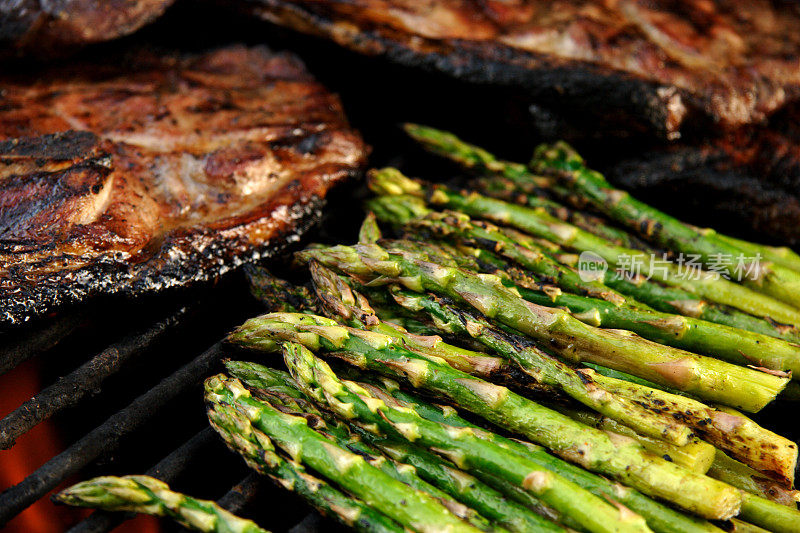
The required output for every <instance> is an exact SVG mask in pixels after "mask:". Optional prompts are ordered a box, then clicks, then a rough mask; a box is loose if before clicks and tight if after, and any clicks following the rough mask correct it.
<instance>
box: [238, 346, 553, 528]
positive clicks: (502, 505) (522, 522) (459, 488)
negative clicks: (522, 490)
mask: <svg viewBox="0 0 800 533" xmlns="http://www.w3.org/2000/svg"><path fill="white" fill-rule="evenodd" d="M226 368H227V369H228V371H229V372H231V374H232V375H233V376H234V377H237V378H239V379H241V380H242V382H243V383H244V384H245V386H246V387H248V388H249V389H251V390H256V391H260V392H261V391H263V392H264V393H266V399H267V400H268V401H272V400H274V399H275V398H276V397H280V398H281V399H282V401H283V402H284V405H286V403H293V405H292V407H293V408H294V410H295V411H296V412H297V413H301V412H305V413H311V414H314V415H316V416H319V417H325V418H327V417H326V416H325V413H323V412H320V411H319V410H317V409H316V407H315V406H313V405H309V404H310V402H311V400H310V399H309V398H308V397H306V396H305V395H304V394H303V393H302V392H301V391H300V390H299V389H298V388H296V387H297V384H296V383H295V381H294V380H293V379H292V377H291V376H290V375H289V374H287V373H286V372H283V371H279V370H274V369H270V368H267V367H264V366H262V365H259V364H256V363H250V362H245V361H229V362H227V363H226ZM287 390H292V393H291V394H290V395H288V399H287V395H286V391H287ZM295 396H299V397H300V398H301V399H296V398H295ZM293 399H294V401H293ZM292 401H293V402H292ZM361 437H362V438H364V440H365V441H366V442H367V443H368V444H369V445H371V446H374V447H375V448H378V449H380V450H381V451H382V452H384V453H385V454H386V455H387V456H389V457H391V458H393V459H395V460H396V461H399V462H400V463H403V464H404V465H405V466H408V465H411V466H413V467H414V468H415V469H416V472H418V473H419V475H420V476H421V477H423V478H424V479H426V480H427V481H428V482H430V483H431V484H433V485H435V486H436V487H438V488H439V489H441V490H443V491H445V492H447V493H448V494H450V496H452V497H453V498H455V499H457V500H458V501H460V502H461V503H462V504H464V505H466V506H468V507H469V508H471V509H474V510H475V511H477V512H478V513H480V514H481V515H483V516H485V517H487V518H489V519H491V520H492V521H494V522H496V523H498V524H500V525H502V526H505V527H507V528H508V529H509V530H511V531H518V532H520V533H523V532H527V531H551V532H557V531H564V529H563V528H562V527H561V526H557V525H556V524H554V523H552V522H549V521H548V520H546V519H544V518H542V517H541V516H539V515H537V514H535V513H534V512H532V511H531V510H530V509H528V508H526V507H523V506H521V505H518V504H516V503H514V502H510V501H508V500H506V499H505V498H504V497H503V495H502V494H500V493H499V492H497V491H495V490H494V489H492V488H491V487H489V486H487V485H485V484H484V483H482V482H481V481H479V480H478V479H476V478H474V477H472V476H471V475H469V474H467V473H466V472H463V471H461V470H458V469H457V468H456V467H455V466H454V465H453V464H452V463H449V462H448V461H446V460H444V459H442V458H440V457H438V456H437V455H434V454H432V453H430V452H428V451H426V450H423V449H421V448H419V447H417V446H414V445H412V444H409V443H403V442H397V441H390V440H386V439H381V438H378V437H375V436H372V435H371V434H369V433H362V434H361Z"/></svg>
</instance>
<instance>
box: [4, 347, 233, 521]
mask: <svg viewBox="0 0 800 533" xmlns="http://www.w3.org/2000/svg"><path fill="white" fill-rule="evenodd" d="M222 354H223V350H222V343H221V342H218V343H216V344H214V345H213V346H211V347H210V348H209V349H208V350H206V351H205V352H203V353H202V354H201V355H199V356H198V357H197V358H196V359H194V360H193V361H191V362H190V363H188V364H186V365H185V366H183V367H181V368H180V369H178V370H177V371H175V372H174V373H173V374H171V375H170V376H168V377H167V378H165V379H164V380H163V381H161V383H159V384H158V385H156V386H155V387H153V388H152V389H150V390H149V391H148V392H146V393H145V394H142V395H141V396H139V397H138V398H136V400H134V401H133V402H132V403H131V404H130V405H129V406H128V407H125V408H124V409H122V410H120V411H118V412H117V413H116V414H114V415H113V416H111V417H110V418H108V420H106V421H105V422H104V423H103V424H101V425H100V426H98V427H97V428H95V429H94V430H92V431H90V432H89V433H87V434H86V435H85V436H84V437H82V438H81V439H80V440H78V441H77V442H75V443H74V444H72V446H70V447H69V448H68V449H67V450H65V451H64V452H62V453H60V454H59V455H57V456H55V457H53V458H52V459H50V460H49V461H48V462H47V463H45V464H44V465H42V466H41V467H40V468H39V469H38V470H36V471H35V472H33V473H32V474H31V475H29V476H28V477H26V478H25V479H24V480H22V481H21V482H20V483H18V484H17V485H15V486H13V487H11V488H9V489H7V490H5V491H4V492H3V493H1V494H0V527H2V526H4V525H5V524H6V523H7V522H8V521H9V520H11V519H12V518H13V517H15V516H16V515H18V514H19V513H21V512H22V511H23V510H25V509H26V508H27V507H29V506H30V505H32V504H33V503H34V502H35V501H36V500H38V499H39V498H41V497H43V496H44V495H45V494H46V493H47V492H49V491H50V490H52V489H53V488H55V487H56V486H57V485H58V484H59V483H60V482H61V481H62V480H63V479H64V478H66V477H67V476H70V475H72V474H75V473H76V472H78V471H80V470H81V469H82V468H83V467H85V466H86V465H88V464H89V463H90V462H91V461H93V460H94V459H96V458H97V457H99V456H100V455H101V454H103V453H105V452H108V451H110V450H113V449H116V447H117V445H118V443H119V440H120V438H121V437H122V436H123V435H127V434H128V433H130V432H132V431H134V430H135V429H136V428H137V427H139V426H140V425H142V424H143V423H144V422H146V421H147V420H149V418H150V416H151V415H152V413H153V412H155V411H156V410H157V409H158V408H159V407H161V406H162V405H164V404H166V403H167V402H168V401H169V400H171V399H173V398H175V397H176V396H178V395H179V394H181V393H182V392H184V391H186V390H187V389H189V388H190V387H191V386H192V385H194V384H195V383H197V382H199V381H200V380H201V379H203V378H204V377H205V376H206V375H207V374H208V373H209V372H210V371H211V370H212V369H213V367H214V364H215V363H216V362H217V361H218V360H219V359H220V358H221V357H222Z"/></svg>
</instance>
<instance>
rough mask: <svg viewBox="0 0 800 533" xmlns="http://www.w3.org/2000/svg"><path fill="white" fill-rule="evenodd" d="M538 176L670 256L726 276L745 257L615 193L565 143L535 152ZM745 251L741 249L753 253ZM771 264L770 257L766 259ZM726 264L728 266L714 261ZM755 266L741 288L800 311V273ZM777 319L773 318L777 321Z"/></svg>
mask: <svg viewBox="0 0 800 533" xmlns="http://www.w3.org/2000/svg"><path fill="white" fill-rule="evenodd" d="M532 164H533V167H534V168H535V169H536V170H537V171H539V172H550V173H552V174H553V175H555V176H557V177H558V180H557V183H558V184H559V185H562V184H564V185H567V187H568V188H570V189H572V190H575V191H577V192H579V193H580V194H581V195H582V198H584V199H586V200H587V201H589V202H590V203H591V204H592V206H593V207H595V208H596V209H598V210H599V211H601V212H602V213H604V214H605V215H607V216H609V217H611V218H613V219H614V220H616V221H617V222H619V223H621V224H625V225H626V226H628V227H629V228H631V229H632V230H634V231H638V232H639V233H640V234H642V236H643V237H644V238H646V239H649V240H652V241H654V242H656V243H657V244H659V245H661V246H664V247H666V248H668V249H671V250H677V251H681V252H684V253H687V254H697V255H699V256H700V257H701V258H702V261H703V262H704V263H705V264H706V265H709V264H714V265H716V266H717V267H719V268H720V269H721V270H722V271H723V272H725V273H727V274H728V275H729V276H734V275H735V274H736V273H735V267H734V262H735V261H737V257H738V256H743V257H747V255H746V254H747V251H746V250H745V249H744V248H742V247H741V246H740V245H736V244H735V243H734V242H732V241H731V240H730V239H725V238H723V239H720V238H718V237H717V235H716V233H715V232H714V231H713V230H710V229H705V230H701V231H699V230H697V229H696V228H695V227H693V226H690V225H688V224H685V223H683V222H681V221H679V220H677V219H676V218H674V217H671V216H669V215H667V214H666V213H664V212H662V211H659V210H657V209H655V208H653V207H651V206H649V205H647V204H645V203H643V202H640V201H639V200H636V199H635V198H633V197H631V195H630V194H628V193H627V192H625V191H622V190H619V189H615V188H614V187H612V185H611V184H610V183H609V182H608V181H606V179H605V178H604V177H603V176H602V174H600V173H599V172H595V171H592V170H589V169H588V168H587V167H586V165H585V164H584V161H583V159H582V158H581V157H580V156H579V155H578V154H577V153H576V152H575V150H574V149H572V147H570V146H569V145H567V144H566V143H563V142H559V143H555V144H553V145H542V146H539V147H538V148H537V149H536V153H535V155H534V158H533V161H532ZM753 246H757V245H749V246H747V247H746V248H750V249H752V248H753ZM770 255H771V256H772V257H773V258H774V257H775V256H774V254H770ZM720 258H722V259H725V258H727V261H725V260H722V261H720V260H719V259H720ZM748 260H749V261H754V263H753V264H752V265H750V266H752V267H754V269H755V272H754V274H755V277H753V276H750V275H746V276H743V278H744V279H743V283H745V284H746V285H748V286H750V287H752V288H754V289H756V290H758V291H762V292H764V293H765V294H769V295H771V296H773V297H774V298H777V299H779V300H781V301H783V302H786V303H788V304H790V305H792V306H795V307H797V306H800V272H798V271H796V270H793V269H792V268H790V267H787V266H785V265H784V264H781V263H777V262H775V263H773V262H764V263H759V258H758V257H755V258H753V257H748ZM776 318H777V317H776Z"/></svg>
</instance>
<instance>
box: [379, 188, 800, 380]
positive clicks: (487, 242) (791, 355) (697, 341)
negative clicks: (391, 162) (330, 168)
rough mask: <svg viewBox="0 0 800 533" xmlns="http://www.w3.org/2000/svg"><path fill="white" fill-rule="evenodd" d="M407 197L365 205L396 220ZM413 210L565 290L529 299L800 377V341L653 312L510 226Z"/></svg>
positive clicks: (432, 229)
mask: <svg viewBox="0 0 800 533" xmlns="http://www.w3.org/2000/svg"><path fill="white" fill-rule="evenodd" d="M409 200H411V201H412V202H413V199H410V198H403V197H380V198H376V199H374V200H372V201H371V202H370V203H369V204H368V205H369V206H370V207H372V208H373V210H374V211H375V212H377V213H379V214H382V215H383V216H384V217H385V218H386V219H388V220H387V221H397V220H398V214H400V213H403V212H408V211H409V209H405V207H407V205H408V203H409ZM398 204H402V205H398ZM414 211H415V213H416V214H417V215H419V214H420V213H421V212H423V213H425V215H424V216H423V217H421V218H413V219H412V218H406V219H405V220H403V222H404V223H406V224H408V225H410V226H411V227H416V228H424V229H425V230H427V231H428V232H429V233H431V234H432V235H434V236H437V237H444V238H447V237H452V236H455V237H457V238H458V239H460V240H461V241H466V242H467V243H468V244H477V245H479V246H481V247H484V248H488V249H489V250H492V251H493V252H494V253H497V254H500V255H503V256H505V257H508V258H509V259H511V260H512V261H514V262H516V263H517V264H519V265H520V266H522V267H523V268H525V269H527V270H528V271H529V272H530V273H533V274H534V275H535V276H536V279H538V280H541V281H543V282H545V283H549V284H553V285H556V286H558V287H559V288H561V289H564V290H565V291H568V292H566V293H564V292H561V291H555V290H552V288H551V287H549V286H544V287H543V290H542V291H540V292H529V291H528V292H523V293H522V295H523V297H525V299H527V300H529V301H532V302H534V303H537V304H540V305H548V306H559V307H565V308H567V309H568V310H569V311H570V312H571V313H572V314H573V316H575V317H576V318H578V319H579V320H582V321H584V322H587V323H589V324H591V325H594V326H601V327H607V328H617V329H626V330H629V331H633V332H635V333H638V334H639V335H641V336H643V337H645V338H647V339H650V340H653V341H656V342H659V343H662V344H666V345H669V346H675V347H677V348H682V349H685V350H688V351H693V352H696V353H701V354H709V355H714V356H716V357H719V358H721V359H725V360H727V361H731V362H733V363H737V364H743V365H750V364H755V365H758V366H762V367H766V368H769V369H773V370H786V371H792V372H795V373H797V374H798V375H800V345H797V344H793V343H789V342H785V341H782V340H779V339H775V338H773V337H770V336H767V335H762V334H758V333H753V332H750V331H743V330H741V329H737V328H733V327H730V326H725V325H721V324H716V323H713V322H707V321H704V320H698V319H696V318H692V317H685V316H679V315H673V314H666V313H660V312H657V311H654V310H652V309H649V308H648V307H647V306H646V305H643V304H641V303H639V302H637V301H636V300H634V299H632V298H626V297H625V296H623V295H621V294H620V293H618V292H616V291H614V290H613V289H611V288H609V287H607V286H606V285H604V284H602V283H599V282H597V281H592V280H589V281H584V280H582V279H581V278H580V276H579V275H578V273H577V272H575V271H573V270H572V269H570V268H568V267H566V266H564V265H561V264H560V263H558V262H557V261H556V260H555V259H553V258H551V257H549V256H548V255H547V254H546V252H545V251H544V250H543V249H542V248H541V247H540V246H538V245H537V244H536V243H535V242H534V240H533V239H531V238H530V237H526V236H525V235H520V234H518V233H514V234H512V235H513V237H512V236H510V235H509V233H508V230H505V231H503V230H501V229H500V228H498V227H496V226H493V225H491V224H487V223H485V222H481V221H471V220H470V219H469V217H467V216H466V215H463V214H455V213H438V212H435V211H427V212H425V211H422V210H421V209H420V208H419V207H416V208H414ZM494 262H495V263H497V260H495V261H494ZM506 271H508V268H507V269H506ZM520 292H522V291H520ZM570 293H577V294H570Z"/></svg>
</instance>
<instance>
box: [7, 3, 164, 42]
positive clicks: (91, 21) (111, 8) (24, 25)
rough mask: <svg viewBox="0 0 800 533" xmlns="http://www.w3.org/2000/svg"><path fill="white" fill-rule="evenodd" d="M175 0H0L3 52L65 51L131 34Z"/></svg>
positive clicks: (157, 15)
mask: <svg viewBox="0 0 800 533" xmlns="http://www.w3.org/2000/svg"><path fill="white" fill-rule="evenodd" d="M173 2H174V0H102V1H98V0H0V51H2V55H12V54H23V53H28V52H32V53H35V54H38V55H52V54H59V55H60V54H61V53H63V52H64V51H65V49H69V48H72V47H74V46H77V45H81V44H87V43H95V42H100V41H109V40H111V39H116V38H118V37H122V36H124V35H128V34H131V33H133V32H135V31H136V30H138V29H139V28H141V27H142V26H144V25H145V24H147V23H149V22H151V21H153V20H155V19H156V18H158V17H159V16H161V14H162V13H164V10H166V9H167V8H168V7H169V6H170V5H171V4H172V3H173Z"/></svg>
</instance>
